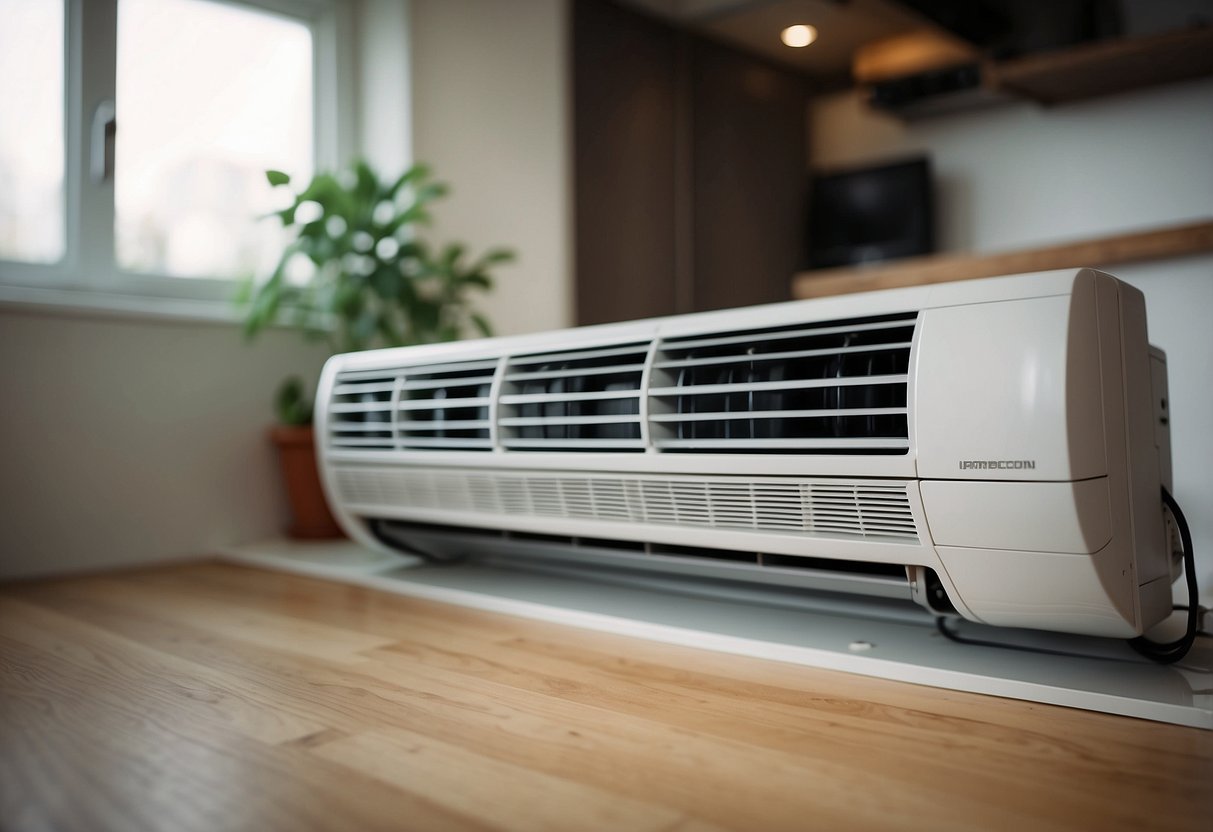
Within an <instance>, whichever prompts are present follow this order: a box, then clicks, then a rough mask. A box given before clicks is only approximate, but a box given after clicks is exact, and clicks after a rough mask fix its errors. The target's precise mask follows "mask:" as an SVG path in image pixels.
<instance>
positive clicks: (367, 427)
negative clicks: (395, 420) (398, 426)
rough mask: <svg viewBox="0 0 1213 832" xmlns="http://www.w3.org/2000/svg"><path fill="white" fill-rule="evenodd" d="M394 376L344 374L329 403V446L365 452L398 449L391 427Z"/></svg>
mask: <svg viewBox="0 0 1213 832" xmlns="http://www.w3.org/2000/svg"><path fill="white" fill-rule="evenodd" d="M397 383H398V382H397V374H396V373H395V372H388V373H384V372H366V373H341V374H340V375H338V376H337V381H336V383H335V384H334V385H333V394H332V396H331V397H330V399H329V446H330V447H333V448H342V449H353V450H362V451H381V450H390V449H393V448H395V447H396V442H395V437H394V432H393V427H392V399H393V397H394V391H395V389H396V384H397Z"/></svg>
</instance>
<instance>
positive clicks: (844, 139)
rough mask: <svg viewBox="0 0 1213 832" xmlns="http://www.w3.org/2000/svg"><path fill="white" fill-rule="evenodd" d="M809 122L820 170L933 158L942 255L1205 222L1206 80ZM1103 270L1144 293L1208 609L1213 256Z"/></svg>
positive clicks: (1209, 155) (1212, 538)
mask: <svg viewBox="0 0 1213 832" xmlns="http://www.w3.org/2000/svg"><path fill="white" fill-rule="evenodd" d="M809 117H810V148H811V151H812V156H811V162H812V163H814V164H817V165H831V166H832V165H852V164H864V163H867V162H871V161H875V160H878V159H882V158H887V157H890V156H898V155H903V154H909V153H917V152H926V153H929V154H930V155H931V157H932V161H933V163H934V167H935V174H936V179H937V187H938V203H939V204H938V210H937V215H938V216H937V219H938V224H939V232H940V234H939V236H940V243H941V246H942V247H944V248H945V249H971V250H974V251H999V250H1007V249H1015V248H1021V247H1026V246H1032V245H1040V244H1047V243H1052V242H1058V241H1062V240H1072V239H1081V238H1085V237H1094V236H1100V235H1103V234H1113V233H1116V232H1120V231H1129V230H1135V229H1145V228H1150V227H1158V226H1165V225H1168V224H1175V223H1182V222H1191V221H1194V220H1207V219H1210V218H1213V80H1208V79H1206V80H1201V81H1192V82H1188V83H1184V84H1175V85H1171V86H1166V87H1159V88H1155V89H1151V90H1143V91H1141V92H1136V93H1131V94H1125V95H1117V96H1109V97H1107V98H1101V99H1095V100H1091V101H1087V102H1083V103H1079V104H1072V105H1069V106H1063V107H1055V108H1040V107H1036V106H1033V105H1030V104H1017V105H1010V106H1006V107H1000V108H996V109H991V110H984V111H976V112H970V113H962V114H956V115H952V116H944V117H937V118H932V119H923V120H921V121H916V122H911V123H908V124H907V123H905V122H901V121H898V120H897V119H894V118H892V117H890V116H886V115H881V114H878V113H874V112H872V111H871V110H870V109H868V108H867V107H866V106H864V104H863V102H862V101H861V99H860V97H859V96H858V94H856V93H853V92H850V93H841V94H839V95H835V96H829V97H826V98H823V99H820V100H818V101H817V102H815V103H814V105H813V106H812V107H811V108H810V114H809ZM1110 271H1112V272H1113V273H1114V274H1116V275H1117V276H1118V277H1121V278H1122V279H1124V280H1126V281H1128V282H1129V283H1132V284H1133V285H1135V286H1137V287H1138V288H1139V289H1141V290H1142V291H1143V292H1144V293H1145V296H1146V310H1147V315H1148V318H1149V328H1150V340H1151V341H1152V342H1153V343H1154V344H1156V345H1157V346H1159V347H1161V348H1163V349H1164V350H1166V352H1167V363H1168V376H1169V379H1170V387H1171V396H1170V398H1171V414H1172V419H1171V427H1172V457H1173V460H1174V475H1175V496H1176V499H1178V500H1179V502H1180V505H1181V506H1185V507H1186V508H1187V514H1188V521H1189V523H1190V524H1191V525H1192V534H1193V537H1194V539H1195V548H1196V553H1197V565H1198V575H1197V577H1198V579H1199V581H1200V585H1201V587H1202V590H1201V591H1202V598H1203V599H1204V600H1205V602H1206V603H1209V602H1210V601H1213V514H1211V513H1210V512H1209V511H1208V507H1210V506H1213V478H1211V477H1210V476H1209V473H1208V468H1209V462H1210V460H1213V386H1211V385H1210V384H1209V383H1208V378H1209V368H1210V367H1213V337H1210V334H1209V322H1208V317H1209V310H1210V309H1213V255H1211V254H1206V255H1199V256H1193V257H1186V258H1182V259H1176V260H1167V261H1162V262H1157V263H1134V264H1132V265H1129V266H1119V267H1113V268H1111V269H1110Z"/></svg>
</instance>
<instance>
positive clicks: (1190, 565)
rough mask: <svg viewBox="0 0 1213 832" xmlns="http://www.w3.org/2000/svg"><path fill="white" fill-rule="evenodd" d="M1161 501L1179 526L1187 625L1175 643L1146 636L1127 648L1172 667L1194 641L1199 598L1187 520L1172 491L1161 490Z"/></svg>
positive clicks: (1194, 555) (1193, 554)
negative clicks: (1184, 580)
mask: <svg viewBox="0 0 1213 832" xmlns="http://www.w3.org/2000/svg"><path fill="white" fill-rule="evenodd" d="M1162 501H1163V504H1164V505H1166V507H1167V510H1168V511H1170V512H1171V517H1173V518H1174V519H1175V525H1176V526H1178V527H1179V539H1180V542H1182V543H1183V547H1184V578H1185V579H1186V582H1187V585H1188V626H1187V627H1186V628H1185V630H1184V634H1183V636H1181V637H1180V638H1177V639H1176V640H1175V641H1165V642H1158V641H1150V640H1149V639H1148V638H1146V637H1145V636H1138V637H1137V638H1134V639H1130V640H1129V646H1130V647H1132V648H1133V649H1134V650H1136V651H1137V652H1138V653H1140V654H1141V655H1143V656H1145V657H1146V658H1147V659H1149V660H1150V661H1153V662H1158V663H1159V664H1173V663H1175V662H1177V661H1179V660H1180V659H1182V658H1183V657H1184V656H1186V655H1187V654H1188V651H1189V650H1191V649H1192V644H1193V643H1194V642H1195V641H1196V631H1197V629H1198V619H1199V618H1200V595H1199V594H1198V591H1197V588H1196V554H1195V552H1194V551H1193V550H1192V532H1191V530H1190V529H1189V528H1188V521H1187V519H1186V518H1185V517H1184V513H1183V511H1182V510H1181V509H1180V508H1179V503H1177V502H1175V498H1174V497H1172V496H1171V492H1169V491H1167V489H1166V487H1165V486H1164V487H1163V489H1162Z"/></svg>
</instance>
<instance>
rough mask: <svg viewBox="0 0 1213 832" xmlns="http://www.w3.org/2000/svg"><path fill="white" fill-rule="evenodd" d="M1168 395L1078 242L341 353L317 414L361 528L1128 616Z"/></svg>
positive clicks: (404, 542)
mask: <svg viewBox="0 0 1213 832" xmlns="http://www.w3.org/2000/svg"><path fill="white" fill-rule="evenodd" d="M1166 400H1167V376H1166V363H1165V358H1164V356H1163V354H1162V353H1161V352H1160V351H1159V350H1157V349H1154V348H1152V347H1150V345H1149V343H1148V341H1147V337H1146V315H1145V306H1144V301H1143V298H1142V295H1141V293H1140V292H1138V291H1137V290H1136V289H1134V288H1132V287H1130V286H1128V285H1126V284H1124V283H1121V282H1119V281H1118V280H1116V279H1115V278H1113V277H1111V276H1109V275H1106V274H1102V273H1100V272H1097V271H1093V270H1089V269H1082V270H1068V271H1056V272H1046V273H1039V274H1030V275H1022V276H1015V277H1002V278H993V279H988V280H973V281H965V282H960V283H954V284H940V285H934V286H923V287H916V288H909V289H896V290H891V291H881V292H872V293H867V294H854V295H847V296H842V297H836V298H828V299H822V300H810V301H799V302H792V303H781V304H775V305H770V306H759V307H751V308H747V309H738V310H731V311H721V312H707V313H699V314H692V315H680V316H675V317H668V318H658V319H653V320H644V321H637V322H633V323H621V324H609V325H604V326H593V327H585V328H580V329H570V330H565V331H560V332H552V333H545V334H540V335H525V336H512V337H502V338H491V339H485V340H477V341H466V342H459V343H449V344H434V345H426V346H419V347H409V348H402V349H389V350H378V351H371V352H364V353H355V354H348V355H339V356H336V357H334V358H332V359H331V360H330V361H329V362H328V364H327V365H326V367H325V369H324V373H323V376H322V379H321V383H320V387H319V390H318V403H317V405H318V406H317V408H316V413H317V431H316V433H317V443H318V453H319V458H320V460H321V470H322V475H323V479H324V482H325V487H326V490H327V492H328V495H329V497H330V501H331V503H332V505H333V507H334V509H335V513H336V515H337V516H338V518H339V519H340V522H341V523H342V524H343V526H344V527H345V528H346V530H347V531H348V532H349V534H350V535H351V536H352V537H353V538H355V539H356V540H359V541H361V542H363V543H365V544H367V545H369V546H374V547H387V548H389V549H393V550H403V551H408V552H412V553H417V554H421V555H423V556H425V557H427V558H429V559H434V560H445V559H452V558H457V557H459V556H463V555H469V554H470V555H476V554H478V553H479V554H484V553H491V554H492V555H493V556H496V557H515V558H540V559H547V560H560V561H562V562H566V563H565V566H564V568H566V569H567V568H569V566H568V564H567V562H572V563H573V564H581V565H583V566H584V567H585V568H587V569H612V568H623V567H626V568H634V569H640V570H661V571H664V572H666V573H670V574H676V575H677V574H682V575H687V576H694V577H695V579H697V580H698V579H710V580H717V581H721V580H723V581H755V582H762V583H766V584H775V585H778V586H781V587H784V588H789V587H791V588H803V589H804V591H806V592H817V593H820V592H823V591H830V592H842V593H860V594H866V595H875V596H883V597H899V598H905V599H907V600H909V599H912V600H916V601H918V602H919V603H920V604H922V605H923V606H925V607H926V608H927V609H929V610H931V611H933V612H936V613H941V614H945V613H946V614H955V615H959V616H963V617H964V618H967V619H971V620H973V621H978V622H984V623H986V624H992V625H1004V626H1012V627H1030V628H1037V629H1045V630H1056V631H1066V632H1072V633H1084V634H1092V635H1100V636H1117V637H1132V636H1136V635H1138V634H1140V633H1142V632H1143V631H1144V630H1146V629H1147V628H1149V627H1151V626H1152V625H1154V624H1155V623H1157V622H1159V621H1160V620H1162V619H1163V618H1165V617H1166V616H1168V615H1169V613H1170V612H1171V585H1172V581H1173V578H1174V577H1175V576H1176V573H1177V572H1178V568H1177V567H1176V566H1175V564H1174V563H1173V556H1172V552H1173V547H1172V545H1171V541H1170V531H1169V527H1168V524H1167V522H1166V521H1165V519H1164V511H1163V505H1162V501H1161V499H1160V489H1161V487H1162V486H1167V487H1169V486H1170V478H1171V471H1170V447H1169V435H1168V425H1167V421H1168V420H1167V401H1166ZM641 574H644V573H641Z"/></svg>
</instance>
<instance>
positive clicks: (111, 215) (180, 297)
mask: <svg viewBox="0 0 1213 832" xmlns="http://www.w3.org/2000/svg"><path fill="white" fill-rule="evenodd" d="M207 1H208V2H214V3H224V4H226V5H231V6H236V7H240V8H246V9H251V10H254V11H258V12H264V13H268V14H273V15H277V16H280V17H285V18H288V19H290V20H293V21H297V22H300V23H303V24H304V25H306V26H307V27H308V29H309V30H310V31H311V33H312V131H313V136H312V138H313V145H312V146H313V156H314V165H315V169H317V170H320V169H324V168H330V169H331V168H334V167H336V166H337V165H338V163H339V162H340V160H342V159H344V158H347V157H348V156H349V154H350V151H352V149H353V148H354V146H355V140H356V136H355V116H356V113H355V111H354V77H355V67H354V66H353V57H354V56H353V49H352V43H353V37H354V25H353V23H354V21H353V20H352V18H351V11H350V5H351V4H349V3H341V2H339V0H207ZM120 2H121V0H63V4H64V62H65V67H64V90H63V107H64V133H65V136H64V193H63V199H64V251H63V256H62V258H61V259H60V260H59V261H58V262H56V263H29V262H22V261H15V260H5V259H3V258H0V302H16V303H32V304H36V305H43V306H74V307H79V308H85V309H96V310H99V311H112V312H139V313H149V314H155V315H164V316H167V317H185V318H202V319H211V320H233V319H234V318H235V315H236V312H235V309H234V307H233V305H232V301H231V297H232V294H233V291H234V288H235V281H233V280H232V279H230V278H220V277H172V276H169V275H166V274H155V273H150V274H149V273H139V272H130V271H124V270H122V269H120V268H119V267H118V263H117V260H116V258H115V255H114V241H115V225H114V220H115V203H114V181H113V177H110V178H109V179H108V180H107V181H105V182H103V183H98V182H95V181H93V180H92V178H91V177H90V165H91V163H92V161H91V157H92V149H91V146H90V145H91V136H90V133H91V130H92V121H93V116H94V113H95V112H96V110H97V107H98V105H100V104H102V103H103V102H107V101H110V102H112V101H114V100H115V91H116V85H117V35H118V29H117V21H118V4H119V3H120ZM86 31H87V32H88V33H89V35H90V36H89V37H88V38H86V37H84V33H85V32H86ZM118 127H119V129H121V125H119V126H118ZM90 263H92V264H94V265H90Z"/></svg>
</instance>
